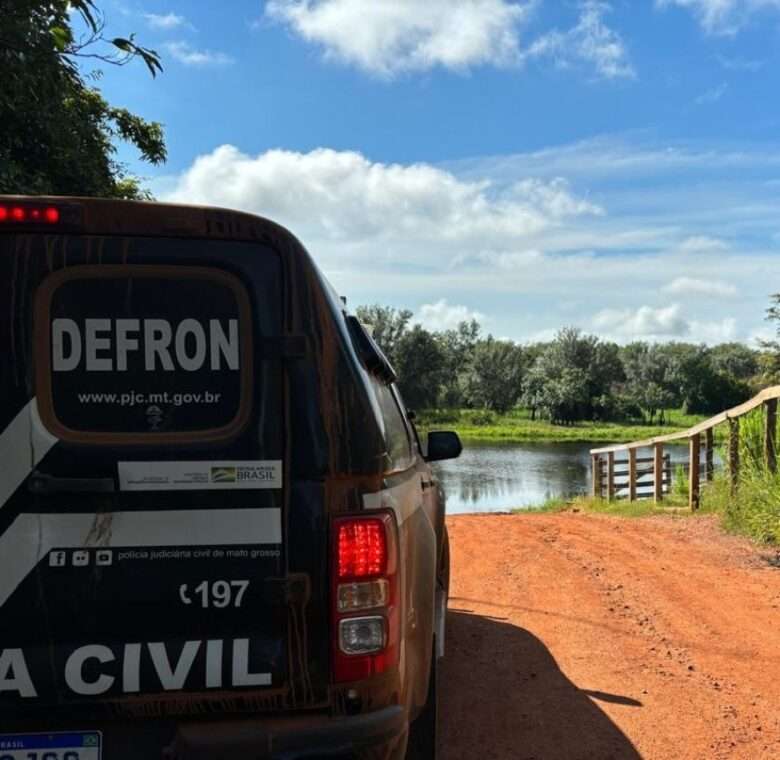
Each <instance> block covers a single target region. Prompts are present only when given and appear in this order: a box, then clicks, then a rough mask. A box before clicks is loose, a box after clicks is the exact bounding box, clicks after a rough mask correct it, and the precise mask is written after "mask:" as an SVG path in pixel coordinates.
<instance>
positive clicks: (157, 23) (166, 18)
mask: <svg viewBox="0 0 780 760" xmlns="http://www.w3.org/2000/svg"><path fill="white" fill-rule="evenodd" d="M144 18H145V19H146V23H147V24H149V26H150V27H152V29H164V30H166V31H170V30H171V29H178V28H179V27H182V26H189V23H188V22H187V19H186V18H184V16H178V15H177V14H175V13H165V14H158V13H144Z"/></svg>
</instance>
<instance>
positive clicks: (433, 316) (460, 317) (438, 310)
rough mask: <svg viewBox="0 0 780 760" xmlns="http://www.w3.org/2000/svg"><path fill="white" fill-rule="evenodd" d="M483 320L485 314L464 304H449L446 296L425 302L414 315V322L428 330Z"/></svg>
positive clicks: (443, 328) (451, 328)
mask: <svg viewBox="0 0 780 760" xmlns="http://www.w3.org/2000/svg"><path fill="white" fill-rule="evenodd" d="M472 319H476V320H477V322H480V323H481V322H484V321H485V315H484V314H482V313H481V312H479V311H472V310H471V309H469V308H468V307H466V306H456V305H453V306H450V305H449V304H448V303H447V299H446V298H442V299H441V300H439V301H437V302H436V303H426V304H423V305H422V306H421V307H420V310H419V311H418V312H417V314H416V315H415V317H414V322H416V323H418V324H421V325H422V326H423V327H425V328H427V329H428V330H453V329H455V328H456V327H457V326H458V325H459V324H460V323H461V322H471V320H472Z"/></svg>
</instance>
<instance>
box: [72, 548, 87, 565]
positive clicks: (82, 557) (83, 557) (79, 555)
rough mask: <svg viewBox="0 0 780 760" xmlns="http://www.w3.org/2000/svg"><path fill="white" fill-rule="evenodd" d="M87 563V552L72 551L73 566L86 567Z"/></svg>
mask: <svg viewBox="0 0 780 760" xmlns="http://www.w3.org/2000/svg"><path fill="white" fill-rule="evenodd" d="M88 564H89V552H85V551H78V552H73V567H86V566H87V565H88Z"/></svg>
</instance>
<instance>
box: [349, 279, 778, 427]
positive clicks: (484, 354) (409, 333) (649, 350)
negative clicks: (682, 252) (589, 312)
mask: <svg viewBox="0 0 780 760" xmlns="http://www.w3.org/2000/svg"><path fill="white" fill-rule="evenodd" d="M772 303H773V305H772V306H771V307H770V309H769V310H768V312H767V319H769V320H771V321H773V322H774V323H775V324H776V325H777V326H778V340H777V341H768V342H764V343H762V344H761V346H760V347H759V348H757V349H753V348H750V347H749V346H746V345H744V344H742V343H736V342H731V343H723V344H721V345H717V346H706V345H700V344H693V343H684V342H670V343H661V344H659V343H648V342H645V341H635V342H632V343H629V344H627V345H622V346H621V345H618V344H617V343H613V342H610V341H605V340H602V339H600V338H598V337H597V336H595V335H588V334H586V333H584V332H583V331H582V330H580V329H578V328H576V327H564V328H563V329H561V330H559V331H558V333H557V334H556V336H555V338H554V339H553V340H550V341H547V342H535V343H527V344H523V345H520V344H517V343H514V342H512V341H507V340H499V339H497V338H494V337H493V336H492V335H489V334H488V335H484V334H483V330H482V327H481V325H480V324H479V323H478V322H477V321H475V320H472V321H470V322H462V323H461V324H460V325H459V326H458V327H457V328H456V329H451V330H443V331H432V330H427V329H425V328H424V327H422V326H421V325H419V324H415V323H413V321H412V317H413V314H412V312H411V311H408V310H403V309H401V310H399V309H395V308H392V307H389V306H382V305H379V304H375V305H373V306H361V307H359V308H358V309H357V316H358V318H359V319H360V320H361V321H362V322H363V323H364V324H365V325H367V326H368V327H369V329H370V330H371V332H372V334H373V336H374V339H375V340H376V342H377V343H378V344H379V346H380V347H381V348H382V350H383V351H384V353H385V354H386V355H387V358H388V359H389V360H390V362H391V364H392V365H393V366H394V368H395V370H396V372H397V374H398V377H399V385H400V388H401V391H402V393H403V395H404V400H405V402H406V404H407V405H408V406H409V407H410V408H413V409H441V408H450V409H451V408H471V409H487V410H492V411H495V412H499V413H504V412H507V411H509V410H511V409H513V408H515V407H518V406H519V407H523V408H525V409H528V410H530V412H531V416H532V418H537V417H538V418H544V419H548V420H550V421H551V422H553V423H555V424H561V425H568V424H572V423H574V422H576V421H581V420H596V421H628V420H642V421H644V422H647V423H650V424H653V423H658V424H663V423H664V422H665V420H664V410H666V409H671V408H680V409H682V410H683V411H684V412H685V413H687V414H717V413H718V412H720V411H722V410H724V409H727V408H729V407H732V406H736V405H737V404H740V403H742V402H743V401H746V400H747V399H748V398H750V397H751V396H752V395H754V394H755V393H756V392H757V391H758V390H759V389H760V388H762V387H765V386H767V385H770V384H772V383H776V382H780V294H778V295H775V296H773V299H772Z"/></svg>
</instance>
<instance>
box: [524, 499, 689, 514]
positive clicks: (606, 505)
mask: <svg viewBox="0 0 780 760" xmlns="http://www.w3.org/2000/svg"><path fill="white" fill-rule="evenodd" d="M687 507H688V501H687V499H686V498H683V497H680V496H676V495H672V496H670V497H669V498H668V499H666V500H665V501H664V503H663V505H657V504H656V503H655V502H654V501H653V500H652V499H641V500H639V501H628V500H627V499H620V500H615V501H606V500H605V499H593V498H590V497H588V496H580V497H577V498H575V499H550V500H549V501H547V502H545V503H544V504H541V505H540V506H538V507H532V508H530V509H517V510H515V512H516V513H517V514H526V513H528V512H532V513H533V512H547V513H550V512H593V513H595V514H602V515H612V516H614V517H649V516H650V515H662V514H663V515H666V514H680V515H690V512H688V510H687Z"/></svg>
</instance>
